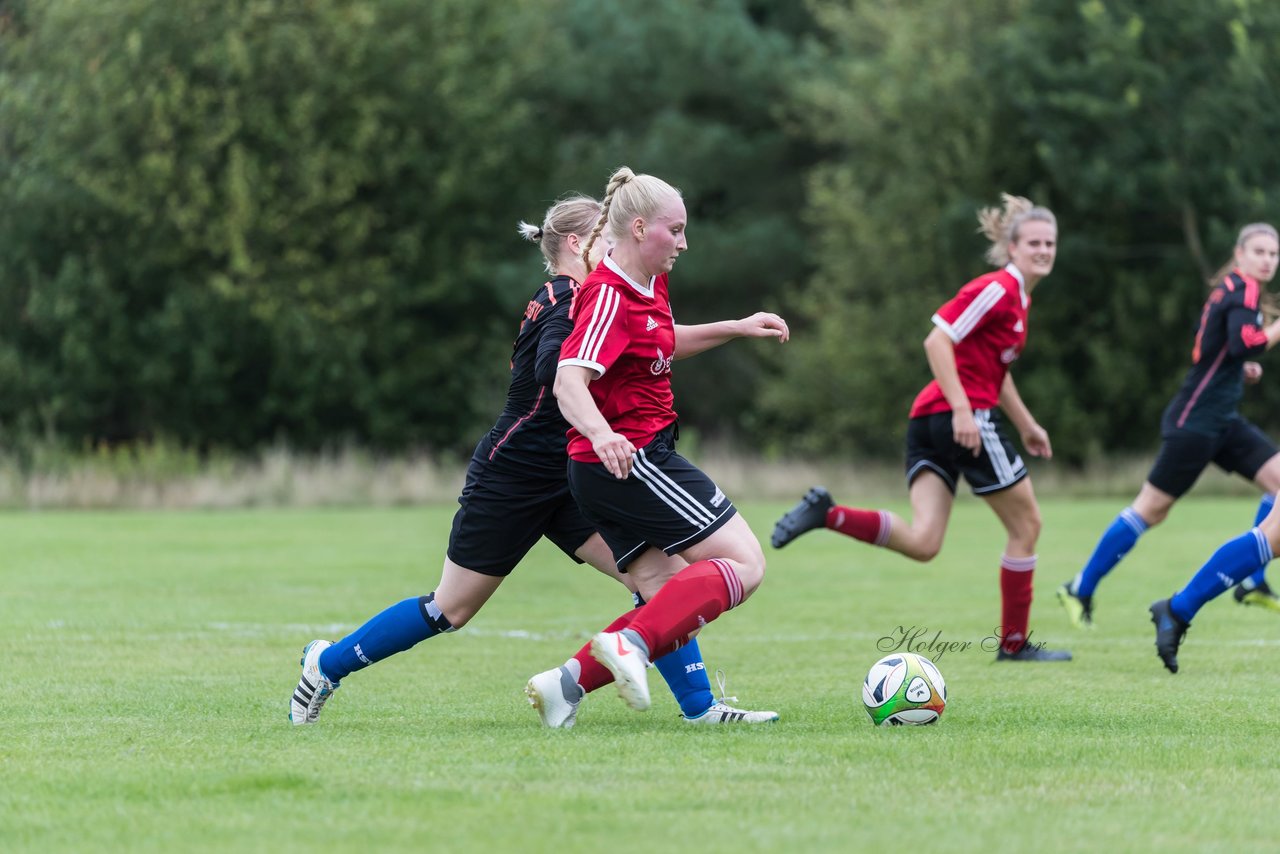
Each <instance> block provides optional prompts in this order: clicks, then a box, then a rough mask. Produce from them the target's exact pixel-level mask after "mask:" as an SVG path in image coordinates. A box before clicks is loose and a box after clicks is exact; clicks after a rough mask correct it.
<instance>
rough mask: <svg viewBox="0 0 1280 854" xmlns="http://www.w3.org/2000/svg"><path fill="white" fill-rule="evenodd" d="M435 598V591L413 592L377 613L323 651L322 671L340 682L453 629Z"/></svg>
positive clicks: (330, 678) (321, 654) (321, 655)
mask: <svg viewBox="0 0 1280 854" xmlns="http://www.w3.org/2000/svg"><path fill="white" fill-rule="evenodd" d="M435 598H436V594H435V593H431V594H430V595H427V596H414V597H412V598H410V599H405V600H404V601H402V602H397V603H396V604H394V605H392V606H391V607H390V608H387V609H386V610H385V611H382V612H381V613H380V614H377V615H375V616H374V617H372V618H371V619H370V620H369V622H367V623H365V624H364V625H363V626H361V627H360V628H358V629H356V630H355V631H354V632H352V633H351V634H349V635H347V636H346V637H345V638H343V639H342V640H340V641H338V642H337V643H335V644H334V645H333V646H331V647H329V648H328V649H326V650H325V651H324V652H322V653H320V671H321V672H322V673H324V675H325V678H326V679H328V680H329V681H330V682H338V681H340V680H341V679H343V678H344V677H345V676H346V675H347V674H348V673H354V672H355V671H357V670H363V669H364V668H366V667H368V666H369V665H370V664H373V663H374V662H376V661H381V660H382V659H384V658H389V657H390V656H393V655H395V654H396V653H397V652H404V651H405V650H406V649H409V648H410V647H411V646H413V645H414V644H416V643H418V642H420V641H424V640H426V639H427V638H429V637H434V636H435V635H438V634H440V633H442V632H451V631H453V626H452V625H451V624H450V623H449V621H448V619H446V618H445V616H444V613H443V612H442V611H441V610H440V609H439V608H438V607H437V606H436V603H435Z"/></svg>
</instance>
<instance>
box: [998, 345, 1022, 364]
mask: <svg viewBox="0 0 1280 854" xmlns="http://www.w3.org/2000/svg"><path fill="white" fill-rule="evenodd" d="M1017 358H1018V348H1017V347H1005V348H1004V352H1003V353H1001V354H1000V361H1001V362H1004V363H1005V364H1006V365H1007V364H1009V363H1010V362H1012V361H1014V360H1015V359H1017Z"/></svg>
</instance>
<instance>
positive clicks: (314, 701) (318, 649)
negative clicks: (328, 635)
mask: <svg viewBox="0 0 1280 854" xmlns="http://www.w3.org/2000/svg"><path fill="white" fill-rule="evenodd" d="M331 646H333V644H331V643H330V642H329V641H327V640H313V641H312V642H311V643H309V644H307V645H306V646H304V647H303V648H302V660H301V661H300V662H298V663H299V664H301V665H302V678H301V679H299V680H298V687H297V688H294V689H293V697H292V698H290V700H289V720H291V721H293V725H294V726H302V725H303V724H313V723H315V722H316V721H317V720H319V718H320V710H321V709H323V708H324V704H325V702H326V701H328V699H329V698H330V697H332V696H333V692H334V691H336V690H338V683H337V682H330V681H329V680H328V679H326V678H325V675H324V674H323V673H321V672H320V653H322V652H324V651H325V650H326V649H328V648H329V647H331Z"/></svg>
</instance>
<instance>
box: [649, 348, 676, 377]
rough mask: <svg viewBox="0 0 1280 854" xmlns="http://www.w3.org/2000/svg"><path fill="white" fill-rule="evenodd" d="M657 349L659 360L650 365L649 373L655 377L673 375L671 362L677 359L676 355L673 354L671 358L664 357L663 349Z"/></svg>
mask: <svg viewBox="0 0 1280 854" xmlns="http://www.w3.org/2000/svg"><path fill="white" fill-rule="evenodd" d="M655 349H657V351H658V358H656V359H654V360H653V361H652V362H650V363H649V373H651V374H653V375H654V376H655V377H660V376H662V375H663V374H669V373H671V360H672V359H674V358H675V353H672V354H671V355H670V356H664V355H662V348H661V347H657V348H655Z"/></svg>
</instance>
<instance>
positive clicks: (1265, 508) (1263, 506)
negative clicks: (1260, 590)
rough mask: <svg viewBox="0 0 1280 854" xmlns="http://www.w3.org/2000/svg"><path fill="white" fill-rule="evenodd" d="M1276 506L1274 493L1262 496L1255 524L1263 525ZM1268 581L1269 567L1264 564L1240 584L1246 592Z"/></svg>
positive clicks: (1254, 520) (1254, 519)
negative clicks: (1263, 521)
mask: <svg viewBox="0 0 1280 854" xmlns="http://www.w3.org/2000/svg"><path fill="white" fill-rule="evenodd" d="M1275 506H1276V497H1275V495H1274V494H1273V493H1270V492H1268V493H1267V494H1266V495H1264V496H1262V501H1260V502H1258V513H1257V515H1256V516H1254V517H1253V524H1254V525H1261V524H1262V520H1263V519H1265V518H1267V514H1269V513H1270V512H1271V508H1272V507H1275ZM1266 580H1267V567H1266V564H1263V566H1262V568H1261V569H1259V570H1258V571H1257V572H1255V573H1254V574H1253V575H1250V576H1249V577H1248V578H1246V579H1245V580H1244V581H1242V582H1240V584H1241V585H1242V586H1243V587H1244V589H1245V590H1252V589H1254V588H1255V587H1257V586H1258V585H1259V584H1261V583H1262V582H1264V581H1266Z"/></svg>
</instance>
